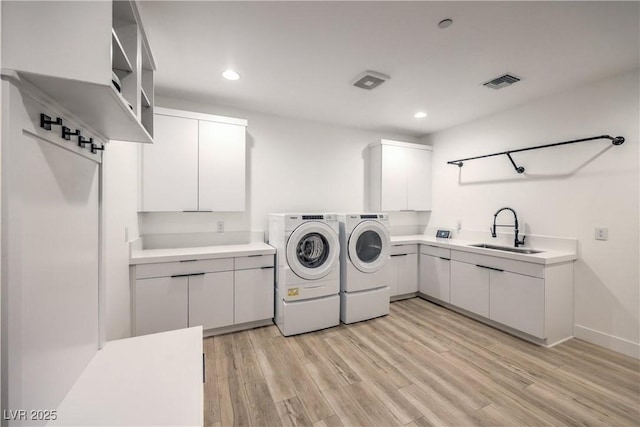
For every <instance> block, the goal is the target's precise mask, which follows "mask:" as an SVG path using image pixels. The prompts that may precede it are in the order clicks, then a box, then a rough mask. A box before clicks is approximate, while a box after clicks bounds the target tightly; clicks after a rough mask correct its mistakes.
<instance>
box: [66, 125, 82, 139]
mask: <svg viewBox="0 0 640 427" xmlns="http://www.w3.org/2000/svg"><path fill="white" fill-rule="evenodd" d="M74 135H77V136H80V129H76V131H75V132H71V129H69V128H68V127H66V126H62V138H64V139H66V140H67V141H69V140H71V137H72V136H74Z"/></svg>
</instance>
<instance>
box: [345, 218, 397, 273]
mask: <svg viewBox="0 0 640 427" xmlns="http://www.w3.org/2000/svg"><path fill="white" fill-rule="evenodd" d="M389 245H390V239H389V230H387V228H386V227H385V226H384V225H382V224H380V223H379V222H378V221H362V222H361V223H360V224H358V225H357V226H356V227H355V228H354V229H353V231H352V232H351V235H350V236H349V259H350V260H351V263H352V264H353V265H354V267H356V268H357V269H358V270H360V271H362V272H363V273H375V272H376V271H378V270H380V269H381V268H382V267H383V266H384V264H385V263H386V262H387V260H388V259H389V252H390V248H389Z"/></svg>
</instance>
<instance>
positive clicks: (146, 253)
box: [129, 242, 276, 265]
mask: <svg viewBox="0 0 640 427" xmlns="http://www.w3.org/2000/svg"><path fill="white" fill-rule="evenodd" d="M275 253H276V250H275V248H274V247H273V246H269V245H268V244H266V243H263V242H251V243H243V244H238V245H217V246H200V247H193V248H166V249H132V250H131V258H130V259H129V264H130V265H136V264H152V263H156V262H171V261H181V260H186V259H193V258H197V259H213V258H232V257H236V256H250V255H273V254H275Z"/></svg>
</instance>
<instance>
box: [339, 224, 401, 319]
mask: <svg viewBox="0 0 640 427" xmlns="http://www.w3.org/2000/svg"><path fill="white" fill-rule="evenodd" d="M339 218H340V247H341V251H340V320H342V322H344V323H354V322H360V321H362V320H367V319H373V318H374V317H379V316H384V315H386V314H389V298H390V296H391V288H390V286H389V284H390V282H391V280H390V277H389V274H390V270H389V269H388V268H384V267H385V265H386V264H387V263H388V262H389V257H390V252H391V242H390V240H391V239H390V232H389V216H388V214H378V213H376V214H344V215H340V217H339Z"/></svg>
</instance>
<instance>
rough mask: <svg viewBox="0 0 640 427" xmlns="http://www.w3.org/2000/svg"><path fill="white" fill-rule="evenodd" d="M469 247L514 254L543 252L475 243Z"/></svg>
mask: <svg viewBox="0 0 640 427" xmlns="http://www.w3.org/2000/svg"><path fill="white" fill-rule="evenodd" d="M469 246H473V247H474V248H484V249H494V250H496V251H507V252H515V253H517V254H528V255H530V254H539V253H541V252H543V251H536V250H533V249H526V248H512V247H510V246H498V245H489V244H486V243H476V244H473V245H469Z"/></svg>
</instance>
